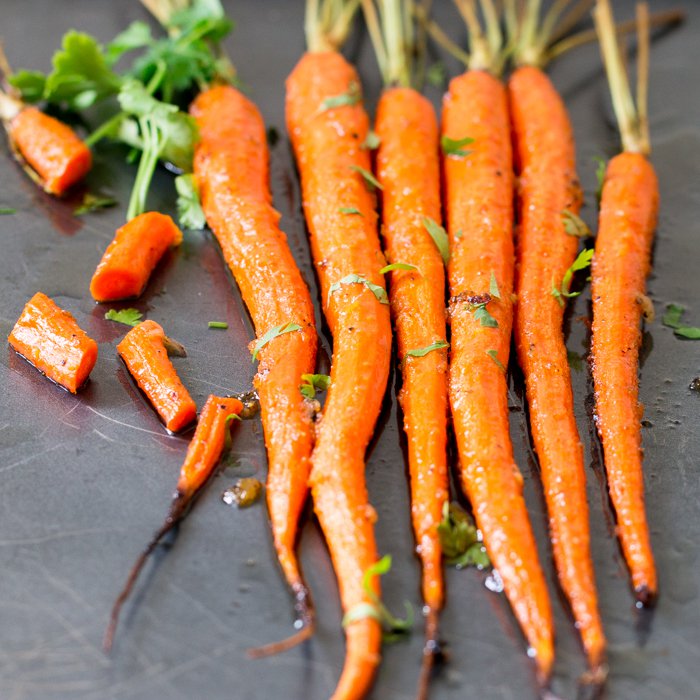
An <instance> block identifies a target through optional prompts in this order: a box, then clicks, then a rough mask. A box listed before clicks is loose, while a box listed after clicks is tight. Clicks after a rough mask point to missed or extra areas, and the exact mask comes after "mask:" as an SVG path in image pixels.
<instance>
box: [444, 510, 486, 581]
mask: <svg viewBox="0 0 700 700" xmlns="http://www.w3.org/2000/svg"><path fill="white" fill-rule="evenodd" d="M437 531H438V537H439V538H440V546H441V547H442V551H443V554H444V555H445V561H446V563H447V564H449V565H451V566H456V567H457V568H458V569H463V568H464V567H466V566H476V567H477V568H478V569H486V568H488V567H489V566H491V561H490V559H489V555H488V554H487V553H486V549H485V548H484V545H483V543H482V541H481V539H480V538H479V532H478V530H477V529H476V526H475V525H474V522H473V521H472V519H471V517H470V516H469V514H468V513H467V512H466V511H465V510H464V509H463V508H461V507H460V506H459V505H458V504H457V503H448V502H447V501H445V503H444V505H443V507H442V521H441V522H440V524H439V525H438V527H437Z"/></svg>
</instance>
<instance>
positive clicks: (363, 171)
mask: <svg viewBox="0 0 700 700" xmlns="http://www.w3.org/2000/svg"><path fill="white" fill-rule="evenodd" d="M355 5H356V3H354V2H350V3H337V2H328V3H327V4H326V3H325V2H324V3H321V5H320V6H319V4H318V3H317V2H315V1H314V0H310V2H309V3H308V4H307V8H306V12H307V17H306V30H307V43H308V49H309V50H308V51H307V53H305V54H304V56H303V57H302V58H301V60H300V61H299V62H298V63H297V65H296V66H295V67H294V69H293V70H292V73H291V74H290V76H289V77H288V79H287V97H286V112H287V129H288V132H289V134H290V136H291V140H292V146H293V148H294V153H295V155H296V160H297V165H298V168H299V173H300V176H301V185H302V195H303V202H304V213H305V215H306V221H307V225H308V228H309V232H310V236H311V250H312V253H313V258H314V263H315V265H316V269H317V272H318V277H319V280H320V283H321V294H322V304H323V310H324V313H325V316H326V320H327V322H328V326H329V328H330V330H331V333H332V334H333V357H332V361H331V385H330V389H329V392H328V396H327V398H326V403H325V406H324V410H323V415H322V418H321V421H320V424H319V426H318V430H317V441H316V446H315V447H314V451H313V453H312V456H311V477H310V485H311V492H312V496H313V501H314V508H315V512H316V514H317V516H318V519H319V522H320V524H321V528H322V530H323V533H324V535H325V537H326V541H327V543H328V547H329V549H330V553H331V558H332V560H333V566H334V568H335V571H336V575H337V577H338V585H339V588H340V597H341V603H342V606H343V609H344V610H345V612H346V614H347V613H348V612H349V611H351V610H353V609H354V610H357V608H356V607H355V606H357V605H363V606H367V605H372V604H373V601H372V599H371V596H369V595H368V593H367V591H366V590H365V588H364V586H363V585H362V584H363V575H364V573H365V572H366V571H367V570H368V569H369V568H370V567H371V566H372V565H373V564H375V562H376V559H377V551H376V544H375V539H374V529H373V524H374V521H375V519H376V515H375V512H374V510H373V509H372V507H371V506H370V504H369V502H368V498H367V489H366V485H365V474H364V470H365V450H366V448H367V444H368V442H369V440H370V438H371V436H372V432H373V429H374V424H375V422H376V419H377V416H378V415H379V411H380V408H381V404H382V399H383V396H384V391H385V388H386V383H387V379H388V375H389V361H390V355H391V323H390V317H389V305H388V298H387V295H386V291H385V288H384V279H383V276H382V274H381V273H380V270H381V269H382V267H383V266H384V263H385V260H384V256H383V255H382V252H381V249H380V246H379V236H378V234H377V225H376V221H377V215H376V213H375V211H374V195H373V193H372V192H371V191H370V187H372V180H373V177H372V175H371V173H370V172H369V169H370V167H371V165H370V157H369V152H368V150H367V149H363V147H362V146H363V144H364V142H365V139H366V137H367V133H368V118H367V114H366V112H365V110H364V108H363V107H362V104H361V96H360V81H359V77H358V75H357V73H356V71H355V70H354V68H353V67H352V66H351V65H350V64H349V63H348V62H347V61H346V60H345V59H344V58H343V57H342V56H341V55H340V53H338V51H337V48H338V46H339V45H340V42H341V41H342V39H343V38H344V36H345V34H346V33H347V29H348V27H349V20H350V18H351V16H352V11H353V7H354V6H355ZM336 13H337V14H336ZM323 20H327V21H328V23H327V24H326V25H325V26H323V25H324V24H325V23H324V21H323ZM355 210H356V211H357V212H359V213H348V212H353V211H355ZM370 585H371V586H372V589H373V591H374V593H375V594H378V593H379V582H378V579H377V577H376V576H372V577H371V581H370ZM345 633H346V643H347V648H346V657H345V667H344V669H343V672H342V675H341V678H340V681H339V683H338V686H337V688H336V690H335V692H334V694H333V698H334V700H341V698H342V699H343V700H347V699H349V698H360V697H363V696H364V694H365V693H366V692H367V690H368V688H369V686H370V684H371V682H372V679H373V676H374V671H375V669H376V666H377V664H378V663H379V658H380V642H381V629H380V625H379V622H378V621H377V620H376V619H374V618H373V617H357V618H355V620H354V621H352V622H350V623H348V624H347V626H346V628H345Z"/></svg>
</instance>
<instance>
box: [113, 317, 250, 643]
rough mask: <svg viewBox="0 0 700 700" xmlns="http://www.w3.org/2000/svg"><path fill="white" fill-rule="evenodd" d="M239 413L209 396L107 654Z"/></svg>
mask: <svg viewBox="0 0 700 700" xmlns="http://www.w3.org/2000/svg"><path fill="white" fill-rule="evenodd" d="M144 323H149V321H144ZM242 410H243V404H242V403H241V401H239V400H238V399H236V398H233V397H220V396H214V395H210V396H209V398H208V399H207V402H206V403H205V404H204V408H202V412H201V414H200V416H199V421H198V423H197V429H196V430H195V432H194V436H193V437H192V441H191V442H190V445H189V447H188V448H187V455H186V456H185V461H184V463H183V465H182V468H181V469H180V478H179V479H178V482H177V490H176V491H175V494H174V495H173V500H172V504H171V506H170V511H169V512H168V516H167V518H166V519H165V522H164V523H163V525H162V527H161V528H160V530H158V531H157V532H156V534H155V535H154V536H153V539H152V540H151V541H150V542H149V544H148V546H147V547H146V549H144V551H143V552H142V553H141V555H140V556H139V558H138V559H137V560H136V563H135V564H134V565H133V567H132V568H131V571H130V572H129V576H128V577H127V580H126V583H125V584H124V588H123V589H122V590H121V592H120V594H119V596H118V597H117V599H116V601H115V602H114V606H113V607H112V613H111V615H110V620H109V625H108V626H107V631H106V632H105V636H104V641H103V647H104V649H105V651H107V652H108V651H109V650H110V649H111V648H112V642H113V641H114V633H115V631H116V629H117V623H118V622H119V613H120V611H121V608H122V606H123V605H124V603H125V602H126V600H127V598H128V597H129V595H130V593H131V591H132V590H133V588H134V584H135V583H136V579H137V578H138V576H139V573H140V572H141V569H142V568H143V565H144V564H145V563H146V560H147V559H148V557H149V555H150V554H151V552H153V550H154V549H155V548H156V547H157V545H158V543H159V542H160V541H161V540H162V539H163V537H165V535H167V534H168V532H170V531H171V530H172V529H173V528H174V527H175V526H176V525H177V524H178V523H179V522H180V521H181V520H182V519H183V518H184V517H185V516H186V515H187V513H188V511H189V509H190V506H191V505H192V501H193V500H194V498H195V496H196V495H197V494H198V493H199V491H200V490H201V488H202V487H203V486H204V485H205V484H206V482H207V480H208V479H209V477H210V476H211V475H212V473H213V472H214V469H215V468H216V465H217V464H218V463H219V460H220V459H221V454H222V453H223V451H224V447H225V445H226V436H227V434H228V431H229V430H230V425H229V423H230V420H231V417H232V416H238V415H240V413H241V411H242Z"/></svg>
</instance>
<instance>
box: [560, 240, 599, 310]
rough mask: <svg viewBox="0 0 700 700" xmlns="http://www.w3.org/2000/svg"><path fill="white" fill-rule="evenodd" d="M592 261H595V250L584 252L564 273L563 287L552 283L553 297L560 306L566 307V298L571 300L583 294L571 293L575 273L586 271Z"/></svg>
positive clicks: (590, 249) (589, 249)
mask: <svg viewBox="0 0 700 700" xmlns="http://www.w3.org/2000/svg"><path fill="white" fill-rule="evenodd" d="M591 260H593V248H588V249H586V250H582V251H581V252H580V253H579V254H578V257H577V258H576V260H574V262H573V264H572V265H571V267H570V268H569V269H568V270H567V271H566V272H565V273H564V279H563V280H562V282H561V287H559V288H558V287H557V286H556V284H554V282H552V296H553V297H554V298H555V299H556V300H557V301H558V302H559V305H560V306H564V303H565V302H564V298H567V299H571V298H572V297H577V296H579V294H581V292H572V291H571V282H572V280H573V277H574V273H575V272H578V271H579V270H585V269H586V268H587V267H590V266H591Z"/></svg>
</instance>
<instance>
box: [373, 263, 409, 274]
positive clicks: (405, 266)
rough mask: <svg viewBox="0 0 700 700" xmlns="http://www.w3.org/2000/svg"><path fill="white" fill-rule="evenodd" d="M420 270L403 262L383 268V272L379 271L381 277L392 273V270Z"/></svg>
mask: <svg viewBox="0 0 700 700" xmlns="http://www.w3.org/2000/svg"><path fill="white" fill-rule="evenodd" d="M417 269H418V268H417V267H416V266H415V265H409V264H408V263H402V262H395V263H391V265H386V267H383V268H382V269H381V270H379V274H380V275H385V274H386V273H387V272H391V271H392V270H417Z"/></svg>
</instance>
